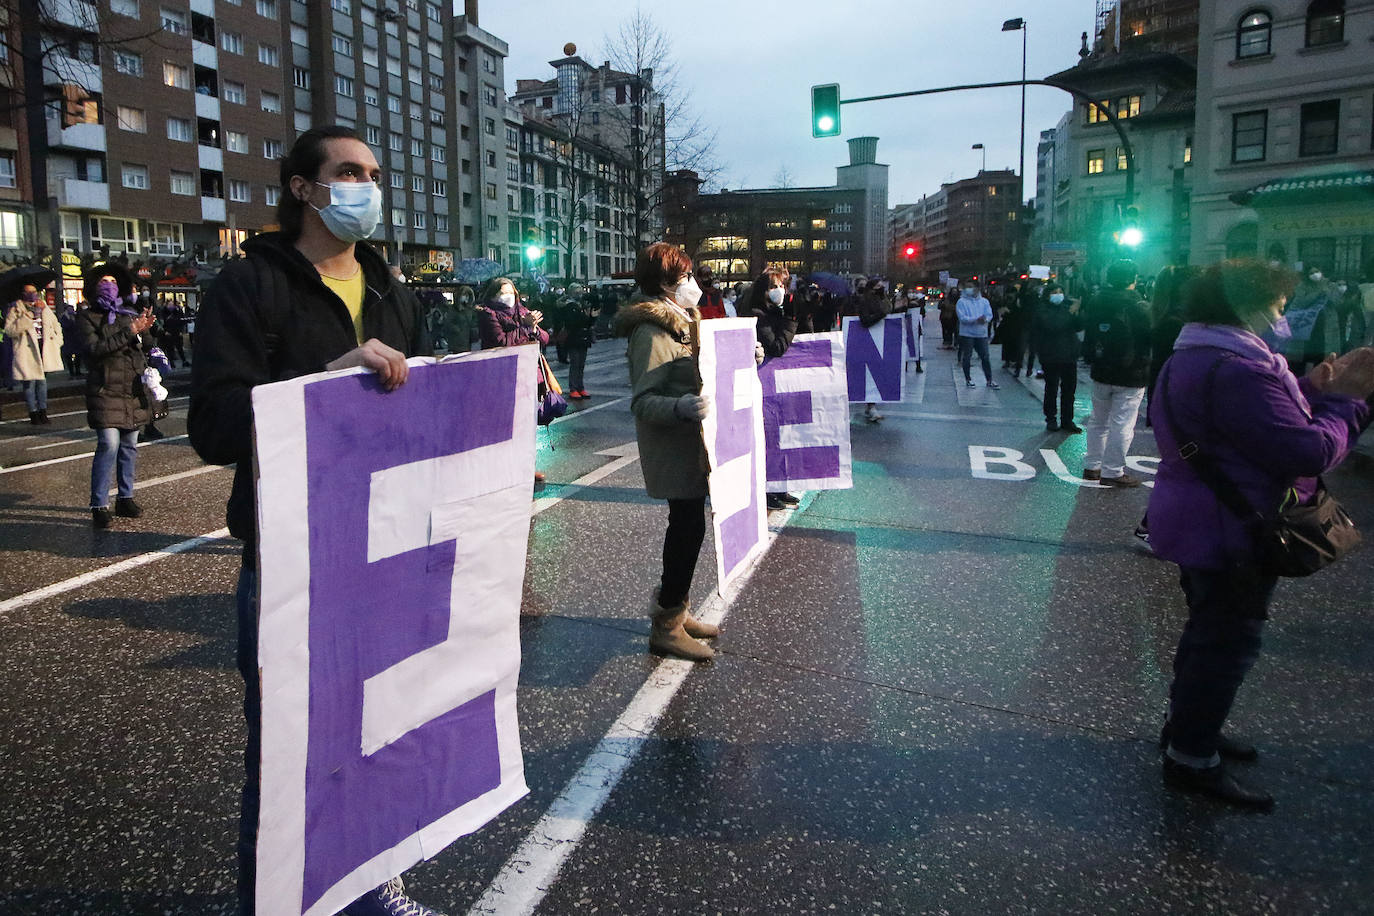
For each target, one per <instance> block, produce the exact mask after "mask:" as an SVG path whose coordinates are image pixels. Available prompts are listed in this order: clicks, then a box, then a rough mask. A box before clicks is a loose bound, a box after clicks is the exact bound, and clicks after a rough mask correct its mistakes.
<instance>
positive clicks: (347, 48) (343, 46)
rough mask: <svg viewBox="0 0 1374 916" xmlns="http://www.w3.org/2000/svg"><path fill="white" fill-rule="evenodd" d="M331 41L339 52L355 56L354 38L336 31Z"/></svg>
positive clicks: (331, 44) (331, 45) (332, 45)
mask: <svg viewBox="0 0 1374 916" xmlns="http://www.w3.org/2000/svg"><path fill="white" fill-rule="evenodd" d="M329 43H330V47H332V48H333V49H334V50H335V51H337V52H338V53H340V54H346V55H348V56H349V57H352V56H353V39H351V38H349V37H347V36H345V35H340V34H339V33H338V32H335V33H334V35H333V37H332V38H331V39H330V42H329Z"/></svg>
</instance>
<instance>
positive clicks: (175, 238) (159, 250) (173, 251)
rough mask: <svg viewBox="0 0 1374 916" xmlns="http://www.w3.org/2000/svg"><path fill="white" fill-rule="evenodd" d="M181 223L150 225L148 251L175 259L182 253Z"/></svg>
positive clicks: (152, 223) (150, 223)
mask: <svg viewBox="0 0 1374 916" xmlns="http://www.w3.org/2000/svg"><path fill="white" fill-rule="evenodd" d="M182 247H183V246H182V240H181V223H155V222H151V221H150V222H149V223H148V251H149V252H150V253H152V254H160V255H166V256H170V257H175V256H176V255H179V254H181V253H182Z"/></svg>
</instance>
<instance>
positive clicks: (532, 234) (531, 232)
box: [525, 226, 544, 264]
mask: <svg viewBox="0 0 1374 916" xmlns="http://www.w3.org/2000/svg"><path fill="white" fill-rule="evenodd" d="M543 257H544V246H543V245H541V244H539V229H538V227H536V226H531V227H529V228H528V229H526V230H525V260H527V261H529V262H530V263H531V264H535V263H538V261H539V260H540V259H541V258H543Z"/></svg>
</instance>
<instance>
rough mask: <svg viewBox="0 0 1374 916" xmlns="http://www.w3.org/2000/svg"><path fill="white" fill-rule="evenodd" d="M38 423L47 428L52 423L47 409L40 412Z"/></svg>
mask: <svg viewBox="0 0 1374 916" xmlns="http://www.w3.org/2000/svg"><path fill="white" fill-rule="evenodd" d="M38 422H39V423H41V424H43V425H44V426H47V425H48V424H49V423H51V422H52V420H49V419H48V411H47V408H44V409H43V410H40V411H38Z"/></svg>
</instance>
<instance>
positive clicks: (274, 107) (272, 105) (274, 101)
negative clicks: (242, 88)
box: [262, 92, 281, 113]
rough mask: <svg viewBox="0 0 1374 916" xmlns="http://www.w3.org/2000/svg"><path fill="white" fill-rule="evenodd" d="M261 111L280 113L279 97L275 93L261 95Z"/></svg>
mask: <svg viewBox="0 0 1374 916" xmlns="http://www.w3.org/2000/svg"><path fill="white" fill-rule="evenodd" d="M262 110H263V111H270V112H273V113H276V112H279V111H281V96H279V95H277V94H276V93H275V92H264V93H263V94H262Z"/></svg>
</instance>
